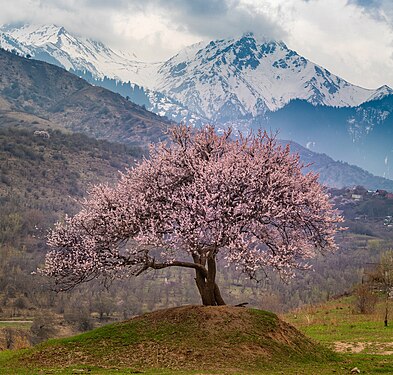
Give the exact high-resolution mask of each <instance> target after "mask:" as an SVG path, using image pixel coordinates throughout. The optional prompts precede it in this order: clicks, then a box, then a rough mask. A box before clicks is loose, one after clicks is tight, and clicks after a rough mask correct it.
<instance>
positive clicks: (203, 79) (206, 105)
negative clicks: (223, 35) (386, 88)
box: [154, 34, 378, 122]
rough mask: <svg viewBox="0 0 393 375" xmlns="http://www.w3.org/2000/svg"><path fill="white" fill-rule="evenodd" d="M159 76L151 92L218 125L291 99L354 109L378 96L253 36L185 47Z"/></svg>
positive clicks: (287, 50)
mask: <svg viewBox="0 0 393 375" xmlns="http://www.w3.org/2000/svg"><path fill="white" fill-rule="evenodd" d="M158 73H159V75H158V79H159V81H158V82H157V84H156V86H155V87H154V88H155V89H156V90H158V91H160V92H163V93H164V94H167V95H168V96H171V97H173V98H175V99H177V100H178V101H179V102H181V103H183V104H185V105H186V106H187V107H188V108H189V109H191V110H192V111H194V112H196V113H198V114H200V115H202V116H204V117H207V118H209V119H213V120H216V121H218V122H226V120H227V119H233V120H237V119H242V118H247V117H254V116H256V115H259V114H261V113H262V114H263V113H265V112H266V111H275V110H277V109H280V108H282V107H284V106H285V105H286V104H287V103H289V102H290V101H291V100H294V99H305V100H307V101H308V102H310V103H312V104H323V105H328V106H336V107H344V106H357V105H359V104H361V103H363V102H365V101H367V100H368V99H369V98H370V97H372V96H373V95H377V92H378V90H377V91H376V90H368V89H364V88H362V87H358V86H355V85H352V84H350V83H348V82H346V81H345V80H343V79H341V78H340V77H337V76H335V75H333V74H332V73H330V72H329V71H328V70H326V69H324V68H322V67H320V66H318V65H316V64H314V63H312V62H310V61H309V60H307V59H305V58H304V57H302V56H299V55H298V54H297V53H296V52H295V51H292V50H290V49H289V48H288V47H287V46H286V45H285V44H284V43H283V42H276V41H270V40H266V39H258V38H256V37H255V36H254V35H253V34H245V35H243V36H242V37H241V38H239V39H224V40H217V41H212V42H210V43H209V44H207V45H205V46H203V45H201V44H197V45H195V46H192V47H189V48H187V49H185V50H183V51H181V52H180V53H179V54H177V55H176V56H174V57H172V58H171V59H170V60H168V61H167V62H165V63H164V64H163V65H162V66H161V67H160V69H159V71H158Z"/></svg>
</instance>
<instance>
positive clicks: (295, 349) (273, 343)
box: [23, 306, 331, 370]
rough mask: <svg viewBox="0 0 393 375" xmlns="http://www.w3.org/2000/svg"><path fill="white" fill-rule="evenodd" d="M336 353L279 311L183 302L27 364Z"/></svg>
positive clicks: (204, 365) (278, 358)
mask: <svg viewBox="0 0 393 375" xmlns="http://www.w3.org/2000/svg"><path fill="white" fill-rule="evenodd" d="M330 354H331V353H330V352H329V351H328V350H326V349H323V348H321V347H320V346H318V345H317V344H315V343H314V342H312V341H311V340H310V339H308V338H306V337H305V336H304V335H303V334H301V333H300V332H299V331H297V330H296V329H295V328H294V327H292V326H290V325H289V324H287V323H285V322H283V321H281V320H280V319H279V318H278V317H277V316H276V315H275V314H272V313H269V312H266V311H261V310H254V309H245V308H239V307H231V306H219V307H211V306H209V307H205V306H182V307H178V308H172V309H166V310H160V311H156V312H153V313H149V314H145V315H142V316H139V317H136V318H134V319H131V320H128V321H126V322H122V323H118V324H112V325H108V326H105V327H102V328H99V329H96V330H94V331H91V332H88V333H86V334H83V335H80V336H76V337H74V338H69V339H63V340H57V341H52V342H50V343H48V344H44V345H42V346H40V347H37V348H35V349H34V350H32V351H31V352H30V353H29V354H27V355H25V356H24V358H23V361H25V364H26V365H29V364H30V365H33V364H34V363H39V364H40V366H43V365H46V366H49V367H50V366H59V365H61V366H63V367H67V366H71V365H77V364H79V365H80V364H89V365H96V366H102V367H108V366H109V367H116V368H122V367H123V368H124V367H133V368H136V369H146V368H151V367H156V368H171V369H218V370H219V369H224V368H225V369H228V368H234V369H241V368H245V367H247V368H253V367H255V366H258V365H261V364H263V363H272V362H275V363H283V362H288V361H313V360H314V361H315V360H321V359H323V358H326V357H327V356H329V355H330Z"/></svg>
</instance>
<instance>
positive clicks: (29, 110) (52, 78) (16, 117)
mask: <svg viewBox="0 0 393 375" xmlns="http://www.w3.org/2000/svg"><path fill="white" fill-rule="evenodd" d="M5 125H6V126H8V125H19V126H21V125H22V126H30V125H35V126H37V127H40V128H43V127H51V128H59V129H64V130H67V131H72V132H81V133H85V134H88V135H90V136H93V137H95V138H101V139H110V140H112V141H118V142H123V143H128V144H137V145H147V144H149V143H150V142H156V141H158V140H159V139H161V138H163V137H164V132H165V131H166V129H167V127H168V126H169V125H170V122H168V121H166V120H165V119H163V118H161V117H159V116H157V115H154V114H153V113H151V112H148V111H146V110H145V109H143V108H142V107H140V106H138V105H136V104H134V103H132V102H130V101H128V100H126V99H125V98H123V97H122V96H121V95H119V94H115V93H113V92H111V91H109V90H106V89H103V88H101V87H95V86H92V85H90V84H88V83H87V82H86V81H84V80H82V79H80V78H78V77H76V76H75V75H73V74H71V73H68V72H67V71H65V70H64V69H61V68H58V67H56V66H54V65H50V64H47V63H44V62H41V61H36V60H30V59H25V58H22V57H19V56H16V55H14V54H12V53H9V52H7V51H4V50H0V126H5Z"/></svg>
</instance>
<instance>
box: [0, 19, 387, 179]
mask: <svg viewBox="0 0 393 375" xmlns="http://www.w3.org/2000/svg"><path fill="white" fill-rule="evenodd" d="M0 46H1V47H3V48H5V49H7V50H10V51H14V52H16V53H18V54H21V55H23V56H26V55H30V56H31V57H32V58H34V59H37V60H43V61H45V62H49V63H51V64H55V65H58V66H60V67H63V68H65V69H67V70H69V71H71V72H73V73H74V74H77V75H78V76H80V77H81V78H84V79H85V80H87V81H88V82H90V83H91V84H93V85H96V86H102V87H104V88H107V89H110V90H112V91H114V92H117V93H119V94H121V95H122V96H124V97H126V98H128V99H130V100H131V101H133V102H135V103H137V104H139V105H143V106H145V107H146V109H148V110H150V111H152V112H154V113H156V114H159V115H160V116H167V117H168V118H170V119H172V120H175V121H177V122H182V121H183V122H186V123H189V124H194V125H198V124H202V123H207V122H209V123H213V124H215V125H216V126H217V127H218V128H220V127H224V126H228V125H230V126H232V127H233V128H235V129H239V130H249V129H250V128H259V127H264V128H267V129H269V130H272V131H274V130H276V129H277V130H279V131H280V136H283V135H285V136H286V137H287V138H288V139H292V140H295V141H297V142H299V143H301V144H302V145H304V146H306V145H307V144H308V145H311V144H312V145H315V150H317V151H319V152H325V153H327V154H329V155H331V156H333V157H334V158H336V159H341V160H345V161H347V162H350V163H354V164H357V165H360V166H362V167H363V168H366V169H368V170H370V171H372V172H374V173H376V174H379V175H385V176H387V177H391V172H390V169H392V170H393V168H390V166H389V163H390V159H392V160H393V156H391V154H392V151H391V150H392V145H391V142H390V140H391V139H392V135H391V131H390V129H392V127H391V121H392V116H393V106H392V105H391V102H392V100H393V90H392V89H391V88H390V87H388V86H381V87H380V88H378V89H375V90H370V89H365V88H362V87H359V86H356V85H353V84H351V83H349V82H347V81H345V80H344V79H342V78H340V77H338V76H336V75H334V74H332V73H331V72H329V71H328V70H326V69H324V68H323V67H321V66H319V65H317V64H315V63H313V62H311V61H309V60H307V59H306V58H304V57H302V56H300V55H299V54H297V53H296V52H295V51H293V50H291V49H289V48H288V47H287V46H286V45H285V43H284V42H282V41H273V40H268V39H264V38H259V37H256V36H255V35H253V34H251V33H248V34H245V35H243V36H241V37H239V38H228V39H221V40H215V41H210V42H200V43H197V44H194V45H192V46H189V47H187V48H185V49H183V50H181V51H180V52H179V53H178V54H176V55H175V56H173V57H172V58H170V59H169V60H167V61H165V62H159V63H146V62H141V61H138V60H137V59H136V57H135V56H132V55H129V54H125V53H122V52H116V51H114V50H112V49H111V48H108V47H106V46H105V45H104V44H102V43H100V42H97V41H93V40H91V39H88V38H83V37H78V36H75V35H72V34H71V33H69V32H68V31H67V30H65V29H64V28H63V27H58V26H54V25H49V26H35V25H24V26H21V27H15V26H1V27H0ZM327 140H329V141H327ZM376 148H378V150H376ZM359 155H360V156H359ZM373 155H378V157H376V156H375V157H374V156H373Z"/></svg>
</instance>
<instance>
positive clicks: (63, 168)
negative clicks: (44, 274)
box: [0, 128, 143, 250]
mask: <svg viewBox="0 0 393 375" xmlns="http://www.w3.org/2000/svg"><path fill="white" fill-rule="evenodd" d="M48 134H49V136H50V138H43V137H41V136H36V135H34V131H33V130H30V129H16V128H0V197H1V198H0V199H1V210H0V211H1V212H0V245H2V244H3V245H4V244H6V243H8V244H9V245H13V246H15V245H17V243H19V242H20V241H25V240H27V239H29V241H31V243H30V245H33V246H32V248H30V250H33V249H35V248H36V246H35V243H36V241H37V236H36V235H37V233H36V232H35V228H42V229H43V230H44V232H45V231H46V230H47V228H49V227H50V226H51V225H53V223H54V222H55V221H56V220H57V219H58V218H59V217H60V216H63V215H64V213H72V212H74V211H75V209H76V208H77V205H76V204H75V201H74V199H75V198H78V197H79V198H80V197H82V196H83V195H85V194H86V190H87V189H88V188H89V186H90V185H91V184H93V183H98V182H108V183H115V182H116V180H117V177H118V171H119V170H123V171H124V170H125V168H126V167H127V166H131V165H132V164H133V163H134V160H135V158H140V157H141V155H142V152H143V151H142V150H141V149H140V148H138V147H131V146H126V145H121V144H120V145H119V144H112V143H109V142H107V141H98V140H95V139H92V138H88V137H87V136H85V135H83V134H65V133H62V132H60V131H57V130H55V131H51V130H50V131H49V132H48ZM33 235H34V236H35V238H36V239H33V238H34V237H32V236H33Z"/></svg>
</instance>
